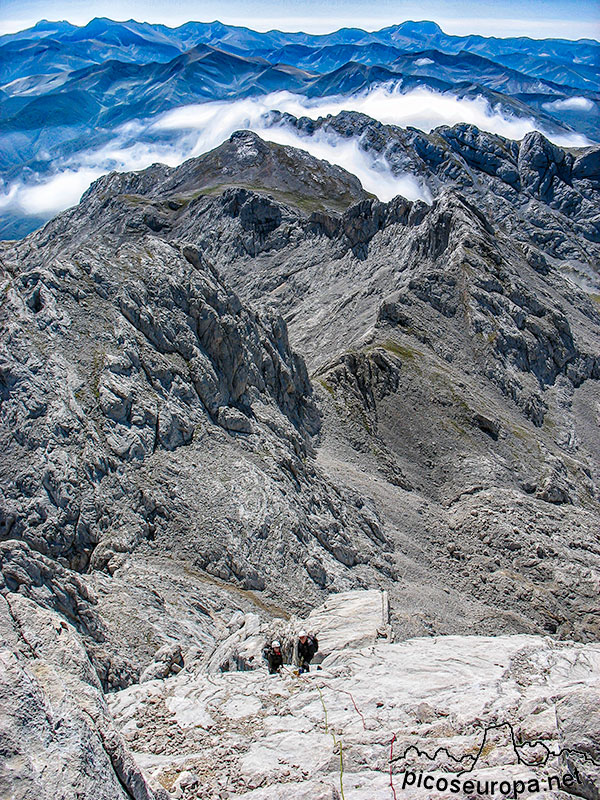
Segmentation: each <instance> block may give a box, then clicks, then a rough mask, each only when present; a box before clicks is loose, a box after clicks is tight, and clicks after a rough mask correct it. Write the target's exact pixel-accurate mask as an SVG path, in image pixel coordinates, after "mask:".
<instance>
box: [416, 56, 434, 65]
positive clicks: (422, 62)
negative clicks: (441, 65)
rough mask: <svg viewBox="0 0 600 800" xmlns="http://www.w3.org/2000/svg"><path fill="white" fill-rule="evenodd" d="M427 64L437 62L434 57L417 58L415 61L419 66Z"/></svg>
mask: <svg viewBox="0 0 600 800" xmlns="http://www.w3.org/2000/svg"><path fill="white" fill-rule="evenodd" d="M427 64H435V61H434V60H433V58H417V60H416V61H415V66H417V67H426V66H427Z"/></svg>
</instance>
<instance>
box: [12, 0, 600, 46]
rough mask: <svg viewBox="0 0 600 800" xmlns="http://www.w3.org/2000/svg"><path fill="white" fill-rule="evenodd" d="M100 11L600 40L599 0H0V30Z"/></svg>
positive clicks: (167, 20) (264, 24)
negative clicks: (414, 25)
mask: <svg viewBox="0 0 600 800" xmlns="http://www.w3.org/2000/svg"><path fill="white" fill-rule="evenodd" d="M95 16H107V17H111V18H112V19H121V20H122V19H128V18H133V19H138V20H140V21H148V22H162V23H164V24H167V25H179V24H181V23H182V22H185V21H187V20H190V19H194V20H200V21H212V20H214V19H219V20H221V21H222V22H227V23H232V24H239V25H247V26H249V27H252V28H255V29H257V30H268V29H269V28H279V29H281V30H305V31H308V32H311V33H324V32H326V31H331V30H335V29H337V28H340V27H344V26H349V25H351V26H356V27H361V28H366V29H370V30H374V29H376V28H381V27H384V26H385V25H391V24H394V23H396V22H402V21H403V20H406V19H433V20H435V21H436V22H438V23H439V24H440V25H441V27H442V28H443V29H444V30H445V31H447V32H448V33H454V34H466V33H480V34H483V35H487V36H491V35H496V36H519V35H522V36H531V37H533V38H536V39H539V38H545V37H561V38H563V37H564V38H571V39H573V38H581V37H588V38H594V39H599V40H600V0H504V2H494V0H478V2H473V1H472V0H451V1H450V2H448V0H420V2H415V1H414V0H406V1H403V0H377V2H373V0H369V2H365V0H326V1H324V0H227V2H223V0H218V1H217V2H215V1H214V0H208V1H207V2H194V1H193V0H169V2H168V3H165V2H164V0H86V1H85V2H82V0H51V1H49V0H0V33H8V32H11V31H15V30H21V29H23V28H26V27H29V26H30V25H32V24H34V23H35V22H36V21H38V20H39V19H44V18H45V19H52V20H55V19H67V20H69V21H70V22H72V23H74V24H76V25H82V24H85V23H86V22H88V21H89V20H90V19H91V18H92V17H95Z"/></svg>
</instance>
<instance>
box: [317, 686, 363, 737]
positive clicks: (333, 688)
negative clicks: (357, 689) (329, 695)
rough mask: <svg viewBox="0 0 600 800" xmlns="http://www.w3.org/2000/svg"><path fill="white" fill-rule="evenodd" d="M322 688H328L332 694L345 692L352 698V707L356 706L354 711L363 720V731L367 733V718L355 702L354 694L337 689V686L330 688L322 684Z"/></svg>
mask: <svg viewBox="0 0 600 800" xmlns="http://www.w3.org/2000/svg"><path fill="white" fill-rule="evenodd" d="M321 687H325V688H327V689H331V691H332V692H343V693H344V694H347V695H348V696H349V697H350V700H352V705H353V706H354V710H355V711H356V713H357V714H358V716H359V717H360V718H361V721H362V726H363V730H364V731H366V730H367V723H366V722H365V718H364V716H363V713H362V711H361V710H360V709H359V707H358V706H357V705H356V702H355V700H354V697H353V696H352V692H349V691H347V690H346V689H337V688H336V687H335V686H330V685H329V684H328V683H322V684H321Z"/></svg>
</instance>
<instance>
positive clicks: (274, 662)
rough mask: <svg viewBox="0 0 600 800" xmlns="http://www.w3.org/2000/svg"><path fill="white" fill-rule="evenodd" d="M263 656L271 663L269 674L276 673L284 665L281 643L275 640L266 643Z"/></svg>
mask: <svg viewBox="0 0 600 800" xmlns="http://www.w3.org/2000/svg"><path fill="white" fill-rule="evenodd" d="M263 658H264V659H265V661H266V662H267V664H268V665H269V675H275V673H277V672H279V671H280V670H281V668H282V666H283V653H282V652H281V644H280V643H279V642H278V641H277V640H275V641H274V642H271V644H267V645H265V647H264V649H263Z"/></svg>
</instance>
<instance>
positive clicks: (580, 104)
mask: <svg viewBox="0 0 600 800" xmlns="http://www.w3.org/2000/svg"><path fill="white" fill-rule="evenodd" d="M543 108H545V109H546V111H591V110H592V109H593V108H594V104H593V103H592V101H591V100H588V98H587V97H567V99H566V100H554V102H552V103H544V104H543Z"/></svg>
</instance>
